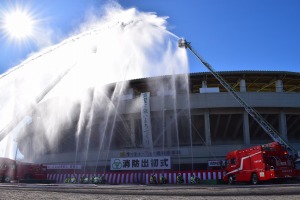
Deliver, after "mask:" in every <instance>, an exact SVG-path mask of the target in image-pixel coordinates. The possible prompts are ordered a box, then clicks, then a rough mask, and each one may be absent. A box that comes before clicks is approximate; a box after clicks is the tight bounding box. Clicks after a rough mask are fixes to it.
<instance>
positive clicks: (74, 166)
mask: <svg viewBox="0 0 300 200" xmlns="http://www.w3.org/2000/svg"><path fill="white" fill-rule="evenodd" d="M47 169H81V165H72V164H70V165H68V164H67V165H65V164H64V165H47Z"/></svg>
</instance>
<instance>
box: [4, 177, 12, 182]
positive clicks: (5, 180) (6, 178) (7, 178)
mask: <svg viewBox="0 0 300 200" xmlns="http://www.w3.org/2000/svg"><path fill="white" fill-rule="evenodd" d="M3 180H4V183H10V181H11V178H10V177H9V176H5V177H4V179H3Z"/></svg>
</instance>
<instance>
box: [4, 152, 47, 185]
mask: <svg viewBox="0 0 300 200" xmlns="http://www.w3.org/2000/svg"><path fill="white" fill-rule="evenodd" d="M46 179H47V167H46V166H44V165H39V164H33V163H25V162H19V161H15V160H12V159H9V158H0V182H5V183H9V182H11V181H13V180H14V181H21V180H35V181H36V182H38V181H43V180H46Z"/></svg>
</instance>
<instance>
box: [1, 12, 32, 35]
mask: <svg viewBox="0 0 300 200" xmlns="http://www.w3.org/2000/svg"><path fill="white" fill-rule="evenodd" d="M2 28H3V29H4V30H5V31H6V34H7V35H8V36H9V37H10V38H12V39H17V40H21V39H25V38H28V37H30V36H32V34H33V28H34V20H33V19H32V17H31V16H30V14H29V13H28V12H26V11H24V10H13V11H10V12H8V13H6V14H5V16H4V24H3V27H2Z"/></svg>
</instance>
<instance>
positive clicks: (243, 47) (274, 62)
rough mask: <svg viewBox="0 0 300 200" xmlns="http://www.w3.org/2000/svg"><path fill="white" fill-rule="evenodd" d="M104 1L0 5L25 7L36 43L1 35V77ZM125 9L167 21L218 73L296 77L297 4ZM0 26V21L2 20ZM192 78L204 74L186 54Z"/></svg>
mask: <svg viewBox="0 0 300 200" xmlns="http://www.w3.org/2000/svg"><path fill="white" fill-rule="evenodd" d="M107 2H108V1H106V0H27V1H25V0H23V1H13V0H0V17H2V16H3V13H5V12H7V11H8V10H9V9H11V8H12V7H14V6H16V5H18V6H19V7H26V10H29V11H30V13H31V14H32V16H33V17H34V18H35V19H36V20H37V24H38V26H39V27H38V29H39V39H40V38H42V39H40V40H39V41H37V38H35V39H32V38H28V39H27V40H24V41H22V42H16V41H14V40H12V39H10V38H9V37H7V36H6V35H5V32H4V31H3V30H1V32H0V74H2V73H3V72H5V71H6V70H8V69H9V68H11V67H13V66H16V65H18V64H20V62H21V61H22V60H24V59H26V57H28V55H30V54H31V53H33V52H36V51H38V50H39V49H40V48H43V47H46V46H47V45H49V44H56V43H58V42H60V41H61V40H62V39H65V38H67V37H68V36H69V35H70V34H72V33H73V32H74V31H75V30H76V29H78V27H79V25H80V24H82V23H83V22H84V21H85V20H86V19H87V16H88V14H89V12H92V11H98V10H99V12H101V7H103V5H105V4H106V3H107ZM118 2H119V4H120V5H121V6H123V7H124V8H131V7H136V8H137V9H138V10H140V11H145V12H156V13H157V15H158V16H168V17H169V19H168V20H167V21H168V29H169V30H170V31H171V32H173V33H174V34H176V35H177V36H179V37H184V38H185V39H186V40H188V41H190V42H191V45H192V47H193V48H194V49H196V50H197V52H198V53H199V54H200V55H201V56H202V57H203V58H204V59H205V60H206V61H207V62H209V63H210V64H211V65H212V66H213V67H214V69H215V70H216V71H235V70H276V71H293V72H300V23H299V22H300V12H299V8H300V1H298V0H151V1H150V0H119V1H118ZM0 22H1V19H0ZM188 55H189V63H190V66H189V67H190V71H191V72H202V71H207V70H206V69H205V68H204V67H203V66H202V65H201V64H200V62H199V61H198V60H197V59H196V58H195V57H194V56H193V55H192V54H191V53H190V52H189V53H188Z"/></svg>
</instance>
